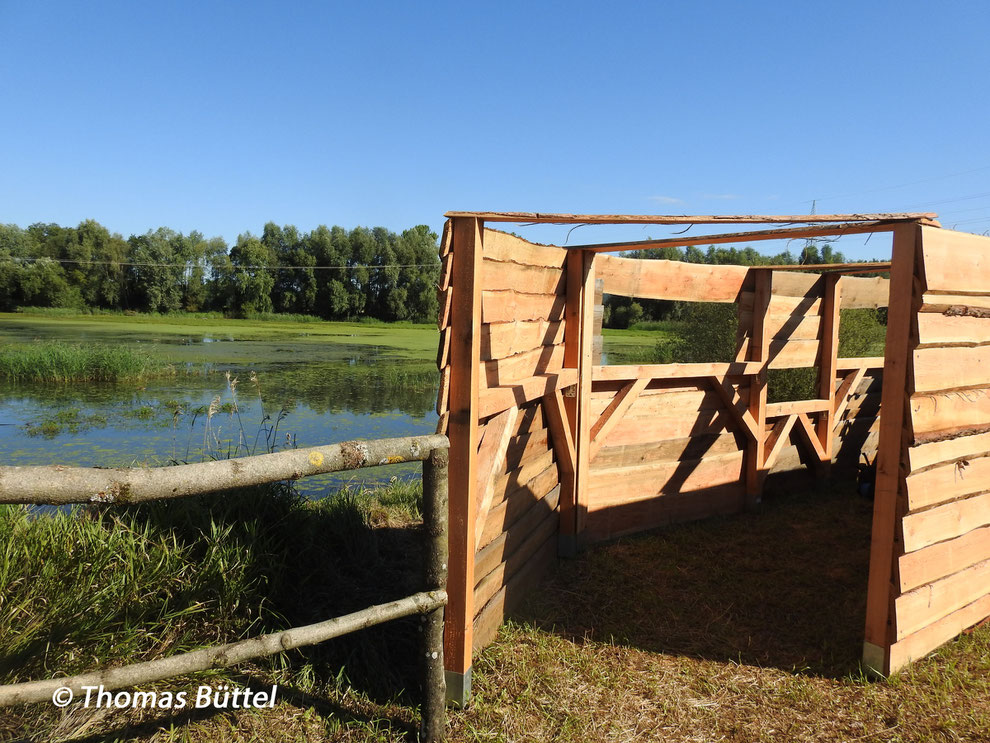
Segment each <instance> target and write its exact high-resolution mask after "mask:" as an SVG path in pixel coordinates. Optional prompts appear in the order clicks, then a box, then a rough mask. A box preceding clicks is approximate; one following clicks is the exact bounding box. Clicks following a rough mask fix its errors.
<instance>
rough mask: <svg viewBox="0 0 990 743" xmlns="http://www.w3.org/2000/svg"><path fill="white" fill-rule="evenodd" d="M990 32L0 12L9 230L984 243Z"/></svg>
mask: <svg viewBox="0 0 990 743" xmlns="http://www.w3.org/2000/svg"><path fill="white" fill-rule="evenodd" d="M988 31H990V3H985V2H948V3H943V4H934V3H921V2H915V1H913V0H910V1H908V2H896V3H895V2H873V3H862V2H856V3H853V2H845V1H841V0H840V1H838V2H832V3H827V4H823V3H795V2H789V3H759V2H757V3H742V2H671V3H621V2H620V3H614V4H606V3H600V2H596V3H586V2H571V3H559V2H555V3H539V2H528V3H518V2H511V1H507V2H498V3H470V2H461V3H430V4H420V3H409V2H382V3H375V2H366V3H353V2H351V3H328V2H321V3H317V2H312V3H307V2H297V3H291V4H286V3H260V2H239V3H234V2H227V3H211V2H196V3H192V2H167V3H133V2H120V3H108V2H89V3H78V2H73V3H69V2H44V3H43V2H36V3H27V2H15V1H13V0H0V39H2V44H0V114H2V115H0V143H2V145H0V147H2V149H0V153H2V155H0V222H8V223H15V224H20V225H22V226H26V225H28V224H31V223H33V222H38V221H45V222H48V221H53V222H58V223H60V224H76V223H78V222H79V221H81V220H83V219H86V218H93V219H96V220H98V221H100V222H101V223H103V224H104V225H106V226H107V227H109V228H110V229H111V230H113V231H116V232H121V233H123V234H124V235H125V236H126V235H128V234H131V233H141V232H145V231H146V230H148V229H154V228H156V227H158V226H161V225H166V226H169V227H172V228H174V229H177V230H181V231H190V230H193V229H198V230H200V231H202V232H204V233H205V234H207V235H208V236H213V235H221V236H223V237H225V238H226V239H227V240H233V239H235V238H236V236H237V234H238V233H239V232H243V231H247V230H251V231H254V232H260V230H261V227H262V225H263V224H264V222H266V221H268V220H274V221H276V222H278V223H280V224H295V225H297V226H298V227H300V228H301V229H306V230H308V229H311V228H313V227H315V226H316V225H318V224H321V223H326V224H340V225H343V226H345V227H353V226H357V225H368V226H373V225H384V226H386V227H389V228H391V229H396V230H399V229H403V228H405V227H408V226H412V225H414V224H422V223H425V224H429V225H430V226H431V227H433V229H435V230H437V231H439V229H440V226H441V225H442V221H443V217H442V214H443V212H444V211H447V210H450V209H479V210H519V211H546V212H552V211H563V212H583V213H603V212H604V213H668V214H684V213H689V214H709V213H714V214H719V213H761V214H766V213H770V214H781V213H783V214H793V213H807V212H808V211H809V210H810V209H811V202H812V200H813V199H817V200H818V201H817V209H818V212H819V213H825V212H833V213H836V212H848V211H857V212H867V211H902V210H911V211H929V210H930V211H937V212H939V213H940V215H941V218H942V222H943V224H944V225H945V226H952V225H954V224H955V225H958V228H959V229H962V230H967V231H973V232H983V231H985V230H988V229H990V137H988V134H990V123H988V122H990V96H988V95H987V94H986V88H987V83H986V80H987V75H988V73H990V43H988V42H987V38H988ZM695 229H696V230H697V228H695ZM517 231H518V232H520V234H523V235H525V236H529V237H532V238H533V239H536V240H540V241H546V242H549V241H555V242H559V241H563V240H564V239H565V237H566V233H567V230H566V229H562V228H520V229H518V230H517ZM672 231H673V230H672V229H670V228H662V227H647V228H643V227H635V228H621V229H606V228H582V229H580V230H578V231H576V232H575V233H574V234H572V235H571V236H570V241H571V242H572V243H574V242H598V241H602V240H610V239H616V240H619V239H645V238H646V237H661V236H665V235H667V234H670V233H671V232H672ZM888 246H889V240H887V239H875V240H874V241H871V242H870V243H869V244H866V245H865V246H863V241H862V239H861V238H847V239H846V240H844V241H842V242H841V243H840V245H839V247H840V249H843V250H844V251H845V252H846V254H847V256H849V257H852V258H861V257H868V256H870V257H872V256H883V255H886V254H887V251H888ZM760 247H761V249H765V250H772V251H776V250H779V249H781V248H782V246H781V245H779V244H774V245H769V244H766V245H763V246H760Z"/></svg>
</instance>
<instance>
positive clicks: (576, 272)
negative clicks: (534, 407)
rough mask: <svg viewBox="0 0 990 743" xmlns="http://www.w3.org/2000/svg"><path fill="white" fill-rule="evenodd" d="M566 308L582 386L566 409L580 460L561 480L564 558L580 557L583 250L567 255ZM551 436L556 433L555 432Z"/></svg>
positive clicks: (569, 357)
mask: <svg viewBox="0 0 990 743" xmlns="http://www.w3.org/2000/svg"><path fill="white" fill-rule="evenodd" d="M564 271H565V273H566V277H565V278H566V281H567V284H566V292H567V293H566V305H565V306H564V368H566V369H576V370H577V371H578V384H577V385H575V386H574V388H572V389H568V390H567V391H566V392H565V394H564V409H565V410H566V411H567V425H568V426H569V427H570V434H571V441H572V442H573V443H574V446H575V455H576V460H575V461H574V462H573V465H574V466H573V468H572V469H571V471H569V472H565V471H562V472H561V473H560V474H561V478H560V536H559V540H558V548H557V552H558V554H559V555H560V556H561V557H573V556H574V555H576V554H577V468H578V462H577V457H579V454H578V449H577V446H578V418H579V415H578V407H579V403H578V401H579V399H580V392H579V390H580V387H581V384H580V374H581V314H582V313H581V307H582V295H583V293H584V255H583V253H582V252H581V251H577V250H575V251H571V252H569V253H568V254H567V263H566V264H565V266H564ZM551 435H554V434H553V431H551Z"/></svg>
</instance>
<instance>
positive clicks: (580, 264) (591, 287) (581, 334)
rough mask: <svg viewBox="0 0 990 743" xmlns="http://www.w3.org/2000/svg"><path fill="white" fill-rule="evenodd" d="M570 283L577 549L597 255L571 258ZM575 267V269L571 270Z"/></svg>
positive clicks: (587, 461)
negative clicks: (574, 312) (573, 297)
mask: <svg viewBox="0 0 990 743" xmlns="http://www.w3.org/2000/svg"><path fill="white" fill-rule="evenodd" d="M568 259H569V260H568V266H567V267H568V276H567V278H568V283H570V281H571V279H572V276H573V278H574V280H576V281H577V282H578V285H579V286H580V307H579V319H578V338H579V340H578V384H577V436H576V437H575V439H574V449H575V454H576V455H577V466H576V467H575V470H576V472H575V485H574V487H575V494H576V498H575V514H574V516H575V518H574V521H575V534H576V538H577V547H578V548H580V546H581V533H582V532H583V531H584V528H585V524H586V523H587V520H588V479H589V478H588V475H589V471H590V469H591V427H592V425H594V423H595V421H593V420H592V419H591V377H592V368H593V363H594V360H593V353H594V344H595V254H594V253H589V252H584V251H581V252H579V253H578V254H577V255H576V256H574V258H571V256H568ZM572 263H573V268H572V267H571V266H572Z"/></svg>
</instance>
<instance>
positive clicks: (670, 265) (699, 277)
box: [595, 255, 748, 302]
mask: <svg viewBox="0 0 990 743" xmlns="http://www.w3.org/2000/svg"><path fill="white" fill-rule="evenodd" d="M595 270H596V275H597V277H598V278H600V279H602V280H603V281H604V288H603V291H604V292H605V294H617V295H620V296H623V297H637V298H640V299H677V300H682V301H685V302H735V301H737V299H738V296H739V292H740V291H742V286H743V282H744V281H745V280H746V276H747V274H748V269H746V268H744V267H743V266H711V265H706V264H699V263H683V262H681V261H661V260H657V261H654V260H637V259H635V258H618V257H616V256H612V255H599V256H597V258H596V262H595Z"/></svg>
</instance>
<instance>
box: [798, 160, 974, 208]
mask: <svg viewBox="0 0 990 743" xmlns="http://www.w3.org/2000/svg"><path fill="white" fill-rule="evenodd" d="M985 170H990V165H984V166H982V167H979V168H973V169H972V170H962V171H960V172H958V173H948V174H946V175H936V176H932V177H931V178H922V179H921V180H917V181H908V182H907V183H898V184H896V185H894V186H881V187H880V188H871V189H868V190H866V191H857V192H855V193H846V194H841V195H839V196H820V197H818V201H825V200H831V199H846V198H849V197H850V196H862V195H863V194H871V193H879V192H881V191H893V190H895V189H898V188H905V187H907V186H916V185H918V184H919V183H931V182H932V181H941V180H945V179H946V178H956V177H957V176H960V175H969V174H971V173H982V172H983V171H985ZM802 203H804V202H802Z"/></svg>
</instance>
